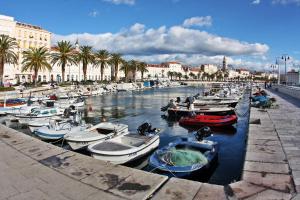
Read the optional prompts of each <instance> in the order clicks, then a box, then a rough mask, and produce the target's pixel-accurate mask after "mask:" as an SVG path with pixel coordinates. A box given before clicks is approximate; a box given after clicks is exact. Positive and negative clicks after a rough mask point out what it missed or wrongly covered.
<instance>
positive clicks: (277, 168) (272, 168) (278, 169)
mask: <svg viewBox="0 0 300 200" xmlns="http://www.w3.org/2000/svg"><path fill="white" fill-rule="evenodd" d="M244 171H253V172H262V173H275V174H289V172H290V170H289V166H288V164H286V163H264V162H252V161H245V163H244Z"/></svg>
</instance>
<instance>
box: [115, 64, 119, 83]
mask: <svg viewBox="0 0 300 200" xmlns="http://www.w3.org/2000/svg"><path fill="white" fill-rule="evenodd" d="M118 71H119V64H118V63H116V64H115V81H116V82H118V81H119V80H118Z"/></svg>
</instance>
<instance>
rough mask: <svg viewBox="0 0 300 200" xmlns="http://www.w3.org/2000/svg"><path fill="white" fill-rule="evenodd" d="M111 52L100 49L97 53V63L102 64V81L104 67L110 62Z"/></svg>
mask: <svg viewBox="0 0 300 200" xmlns="http://www.w3.org/2000/svg"><path fill="white" fill-rule="evenodd" d="M109 59H110V54H109V52H108V51H107V50H104V49H102V50H99V51H97V52H96V53H95V63H96V65H98V66H99V65H100V74H101V81H103V74H104V68H106V67H107V66H108V64H109Z"/></svg>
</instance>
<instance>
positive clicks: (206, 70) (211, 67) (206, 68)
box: [201, 64, 218, 75]
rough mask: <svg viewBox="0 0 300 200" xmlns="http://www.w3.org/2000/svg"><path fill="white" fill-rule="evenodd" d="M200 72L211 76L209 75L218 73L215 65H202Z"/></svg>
mask: <svg viewBox="0 0 300 200" xmlns="http://www.w3.org/2000/svg"><path fill="white" fill-rule="evenodd" d="M201 71H203V72H204V73H208V74H209V75H211V74H214V73H216V72H217V71H218V67H217V66H216V65H213V64H204V65H201Z"/></svg>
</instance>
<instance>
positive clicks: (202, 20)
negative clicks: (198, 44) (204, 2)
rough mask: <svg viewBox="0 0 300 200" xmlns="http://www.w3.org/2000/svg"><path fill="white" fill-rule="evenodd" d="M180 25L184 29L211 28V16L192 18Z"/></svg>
mask: <svg viewBox="0 0 300 200" xmlns="http://www.w3.org/2000/svg"><path fill="white" fill-rule="evenodd" d="M182 25H183V26H184V27H192V26H211V25H212V17H211V16H205V17H192V18H189V19H186V20H184V22H183V24H182Z"/></svg>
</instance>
